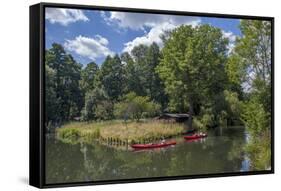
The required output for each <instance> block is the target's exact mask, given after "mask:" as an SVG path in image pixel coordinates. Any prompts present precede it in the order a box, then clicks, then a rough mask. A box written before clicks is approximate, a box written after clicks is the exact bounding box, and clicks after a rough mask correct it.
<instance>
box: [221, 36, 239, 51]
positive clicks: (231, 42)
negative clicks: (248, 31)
mask: <svg viewBox="0 0 281 191" xmlns="http://www.w3.org/2000/svg"><path fill="white" fill-rule="evenodd" d="M222 35H223V37H224V38H227V39H228V41H229V44H228V46H227V48H228V53H230V52H232V50H233V48H234V47H235V41H236V37H237V36H236V35H235V34H233V32H231V31H229V32H226V31H222Z"/></svg>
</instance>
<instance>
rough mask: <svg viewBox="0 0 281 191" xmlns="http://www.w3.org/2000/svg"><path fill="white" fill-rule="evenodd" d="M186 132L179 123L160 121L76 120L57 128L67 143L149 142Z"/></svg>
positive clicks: (61, 137)
mask: <svg viewBox="0 0 281 191" xmlns="http://www.w3.org/2000/svg"><path fill="white" fill-rule="evenodd" d="M183 132H184V126H183V125H182V124H178V123H163V122H158V121H151V120H149V121H145V122H134V121H130V122H126V123H124V122H123V121H120V120H115V121H104V122H89V123H87V122H82V123H81V122H74V123H69V124H66V125H64V126H62V128H59V129H58V130H57V137H58V138H59V139H61V140H62V141H64V142H67V143H74V144H75V143H78V142H81V141H82V142H88V143H93V142H94V141H101V142H105V143H108V144H119V145H127V144H132V143H145V142H146V143H148V142H153V141H159V140H161V139H164V138H170V137H173V136H176V135H179V134H181V133H183Z"/></svg>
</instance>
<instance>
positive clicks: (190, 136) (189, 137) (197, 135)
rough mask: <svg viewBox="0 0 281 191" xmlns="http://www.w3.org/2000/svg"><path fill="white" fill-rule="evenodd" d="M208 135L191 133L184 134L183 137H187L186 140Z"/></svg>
mask: <svg viewBox="0 0 281 191" xmlns="http://www.w3.org/2000/svg"><path fill="white" fill-rule="evenodd" d="M204 137H207V134H205V133H204V134H194V135H189V136H184V137H183V138H185V139H186V140H191V139H200V138H204Z"/></svg>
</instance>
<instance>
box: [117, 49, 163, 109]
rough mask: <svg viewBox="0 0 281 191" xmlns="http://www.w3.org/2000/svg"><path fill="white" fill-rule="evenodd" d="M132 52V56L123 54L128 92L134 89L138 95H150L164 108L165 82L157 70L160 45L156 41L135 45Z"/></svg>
mask: <svg viewBox="0 0 281 191" xmlns="http://www.w3.org/2000/svg"><path fill="white" fill-rule="evenodd" d="M131 54H132V56H130V55H129V54H128V53H124V54H123V55H122V56H121V58H122V60H123V61H124V62H125V63H126V67H125V68H126V77H127V81H128V88H127V92H130V91H133V92H135V93H136V94H137V95H140V96H148V97H150V99H152V100H153V101H155V102H157V103H159V104H161V106H162V108H163V109H164V108H165V107H166V105H167V96H166V94H165V91H164V84H163V82H162V81H161V79H160V78H159V75H158V73H156V71H155V68H156V67H157V65H158V64H159V61H160V50H159V46H158V45H157V44H156V43H152V45H150V46H145V45H139V46H136V47H134V49H133V50H132V52H131Z"/></svg>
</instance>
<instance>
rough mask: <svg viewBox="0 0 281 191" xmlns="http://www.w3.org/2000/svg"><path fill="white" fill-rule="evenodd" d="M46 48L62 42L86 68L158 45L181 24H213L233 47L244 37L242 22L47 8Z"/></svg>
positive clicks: (237, 20)
mask: <svg viewBox="0 0 281 191" xmlns="http://www.w3.org/2000/svg"><path fill="white" fill-rule="evenodd" d="M45 19H46V22H45V23H46V35H45V37H46V48H47V49H49V48H50V47H51V45H52V43H54V42H56V43H60V44H62V45H63V46H64V48H65V50H66V51H67V52H69V53H71V54H72V55H73V56H74V58H75V60H76V61H78V62H79V63H81V64H83V65H86V64H87V63H89V62H91V61H95V62H96V63H97V64H101V63H102V62H103V60H104V58H105V57H106V56H107V55H114V54H116V53H117V54H120V53H122V52H125V51H127V52H130V51H131V50H132V49H133V48H134V47H135V46H137V45H139V44H145V45H150V44H151V43H152V42H156V43H157V44H158V45H159V46H160V47H162V46H163V44H162V41H161V39H160V37H159V36H160V35H161V34H163V31H165V30H171V29H174V28H176V27H177V26H180V25H182V24H187V25H192V26H196V25H200V24H205V23H207V24H210V25H213V26H215V27H219V28H221V29H222V30H223V34H224V36H225V37H226V38H229V40H230V42H231V44H230V45H229V48H231V47H232V45H233V43H234V41H235V38H236V36H239V35H241V33H240V30H239V22H240V21H239V19H222V18H210V17H190V16H173V15H155V14H143V13H125V12H109V11H94V10H83V11H82V10H76V9H61V8H46V15H45Z"/></svg>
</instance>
